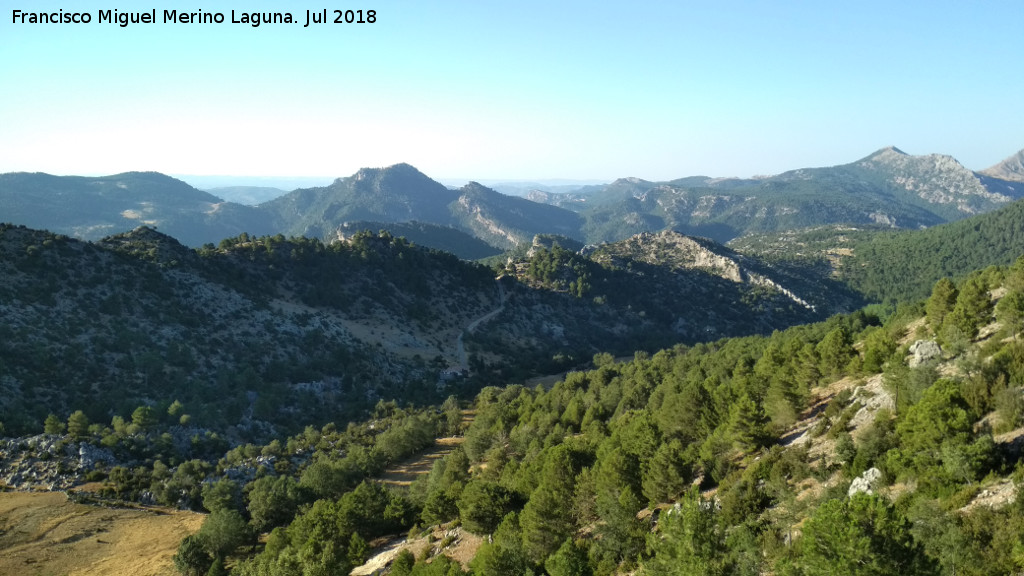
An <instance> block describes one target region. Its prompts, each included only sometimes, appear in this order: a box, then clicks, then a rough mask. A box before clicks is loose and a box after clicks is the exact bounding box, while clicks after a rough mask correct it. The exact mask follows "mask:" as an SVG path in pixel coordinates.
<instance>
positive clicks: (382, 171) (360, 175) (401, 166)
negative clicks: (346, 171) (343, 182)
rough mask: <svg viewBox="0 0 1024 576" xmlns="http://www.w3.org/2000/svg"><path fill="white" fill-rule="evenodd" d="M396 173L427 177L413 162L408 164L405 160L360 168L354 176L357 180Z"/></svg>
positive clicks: (394, 174)
mask: <svg viewBox="0 0 1024 576" xmlns="http://www.w3.org/2000/svg"><path fill="white" fill-rule="evenodd" d="M396 175H416V176H422V177H424V178H426V177H427V175H426V174H424V173H422V172H420V171H419V170H417V169H416V167H415V166H413V165H412V164H406V163H405V162H399V163H398V164H392V165H391V166H386V167H384V168H360V169H359V171H358V172H356V173H355V174H354V175H353V176H354V177H355V179H356V180H366V179H369V178H380V177H384V176H396Z"/></svg>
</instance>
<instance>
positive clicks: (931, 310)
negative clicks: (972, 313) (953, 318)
mask: <svg viewBox="0 0 1024 576" xmlns="http://www.w3.org/2000/svg"><path fill="white" fill-rule="evenodd" d="M957 295H958V292H957V289H956V286H954V285H953V282H952V281H951V280H950V279H949V278H943V279H941V280H939V281H938V282H936V283H935V286H933V287H932V295H931V297H930V298H928V302H927V303H926V304H925V307H924V309H925V314H926V315H927V317H928V325H929V326H930V327H931V329H932V332H935V333H938V332H939V331H940V330H941V329H942V324H943V323H944V322H945V320H946V315H947V314H949V313H950V312H952V311H953V306H954V305H956V299H957Z"/></svg>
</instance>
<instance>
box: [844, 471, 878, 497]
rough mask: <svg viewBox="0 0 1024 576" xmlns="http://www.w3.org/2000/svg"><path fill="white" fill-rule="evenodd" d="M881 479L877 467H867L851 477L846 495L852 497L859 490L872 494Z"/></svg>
mask: <svg viewBox="0 0 1024 576" xmlns="http://www.w3.org/2000/svg"><path fill="white" fill-rule="evenodd" d="M881 479H882V471H881V470H879V469H878V468H868V469H867V470H865V471H864V473H863V474H861V475H860V476H858V477H857V478H854V479H853V482H851V483H850V489H849V490H847V491H846V495H847V496H849V497H852V496H853V495H854V494H858V493H860V492H864V493H865V494H874V493H875V489H876V488H878V484H879V482H880V481H881Z"/></svg>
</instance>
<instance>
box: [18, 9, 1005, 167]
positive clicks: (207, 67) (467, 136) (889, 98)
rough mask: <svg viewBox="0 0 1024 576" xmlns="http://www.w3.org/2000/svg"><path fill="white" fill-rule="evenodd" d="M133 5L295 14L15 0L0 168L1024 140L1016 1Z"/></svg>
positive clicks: (747, 153)
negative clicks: (353, 11) (311, 15)
mask: <svg viewBox="0 0 1024 576" xmlns="http://www.w3.org/2000/svg"><path fill="white" fill-rule="evenodd" d="M19 4H20V6H18V5H19ZM122 4H123V3H122ZM128 4H129V5H130V6H131V7H132V8H133V9H135V10H145V11H149V10H150V9H153V8H155V9H156V10H157V15H158V19H160V18H161V16H162V14H161V13H162V11H163V10H164V9H178V10H198V9H199V8H202V9H203V10H204V11H206V12H215V11H220V12H223V13H225V15H226V16H227V18H228V20H230V17H231V16H230V11H231V10H232V9H234V10H235V11H236V12H237V13H241V12H243V11H245V12H251V11H291V12H292V13H293V14H294V15H295V17H296V18H297V19H298V20H299V21H300V23H297V24H293V25H263V26H260V27H259V28H252V27H251V26H247V25H241V24H230V23H227V22H226V23H224V24H219V25H202V24H191V25H186V24H177V25H175V24H163V23H157V24H140V25H129V26H128V27H127V28H120V27H118V26H117V25H112V24H99V23H98V22H97V11H98V10H101V9H108V8H113V7H114V4H111V3H109V2H105V1H103V0H88V1H84V2H82V1H78V0H69V1H66V2H54V1H50V0H37V1H33V2H17V3H16V2H12V1H11V0H0V5H2V11H0V16H2V18H0V83H2V90H0V172H9V171H22V170H26V171H44V172H50V173H55V174H110V173H115V172H120V171H127V170H157V171H160V172H165V173H171V174H232V175H250V176H331V177H333V176H345V175H349V174H351V173H353V172H354V171H356V170H357V169H358V168H359V167H362V166H386V165H390V164H394V163H397V162H408V163H410V164H413V165H414V166H416V167H418V168H420V169H421V170H422V171H424V172H425V173H427V174H428V175H430V176H433V177H435V178H454V177H466V178H476V179H502V178H507V179H541V178H579V179H613V178H617V177H623V176H637V177H642V178H647V179H669V178H676V177H682V176H688V175H694V174H705V175H711V176H750V175H754V174H768V173H777V172H780V171H784V170H787V169H793V168H801V167H810V166H827V165H834V164H842V163H847V162H851V161H854V160H856V159H858V158H861V157H863V156H866V155H867V154H869V153H871V152H872V151H874V150H875V149H877V148H880V147H883V146H887V145H895V146H899V147H900V148H901V149H903V150H904V151H906V152H908V153H911V154H927V153H932V152H938V153H944V154H950V155H953V156H954V157H956V158H957V159H959V160H960V161H961V162H962V163H964V164H965V165H966V166H968V167H969V168H973V169H981V168H985V167H987V166H989V165H991V164H994V163H996V162H998V161H999V160H1001V159H1003V158H1004V157H1006V156H1009V155H1010V154H1013V153H1015V152H1016V151H1017V150H1019V149H1021V148H1024V107H1022V104H1024V75H1022V74H1020V70H1019V68H1020V63H1021V61H1022V60H1024V32H1022V31H1021V26H1020V25H1021V22H1022V21H1024V4H1022V3H1021V2H1020V1H1019V0H1012V1H1005V2H963V1H959V2H934V1H933V2H902V3H894V2H874V1H863V2H855V3H853V2H844V3H838V2H835V3H826V2H817V1H815V2H735V1H718V2H713V3H712V2H701V3H696V2H671V1H663V2H643V1H640V2H631V3H629V4H627V3H624V2H623V3H614V2H604V3H602V2H594V1H588V2H576V1H566V2H551V1H545V2H540V1H533V0H526V1H522V0H519V1H515V2H512V1H508V2H471V1H469V0H464V1H458V2H455V1H445V0H441V1H436V2H427V1H409V2H392V1H378V0H367V1H366V2H364V3H363V4H362V7H363V8H364V9H367V10H368V9H374V10H376V13H377V22H376V23H375V24H364V25H335V24H326V25H316V26H311V27H309V28H303V27H302V23H304V22H305V18H306V15H305V11H306V9H311V10H319V9H322V8H328V9H330V8H331V7H332V6H331V5H330V3H325V2H296V1H287V2H286V1H284V0H278V1H274V2H268V1H263V0H246V1H245V2H242V1H240V0H239V1H237V2H205V3H189V2H187V1H186V2H182V1H181V0H173V1H171V0H151V1H149V2H138V1H136V2H130V3H128ZM337 6H338V7H346V6H343V5H342V4H338V5H337ZM16 7H17V8H19V9H23V10H24V9H29V10H39V11H43V10H57V9H59V8H63V9H64V11H65V12H70V11H75V10H82V11H87V12H89V13H91V15H92V17H93V22H92V23H91V24H88V25H74V24H65V25H42V24H40V25H29V24H17V25H15V24H12V22H11V19H12V10H13V9H14V8H16ZM348 7H357V8H358V7H359V6H356V5H355V4H351V3H350V4H348ZM122 8H124V7H122ZM332 16H333V15H332Z"/></svg>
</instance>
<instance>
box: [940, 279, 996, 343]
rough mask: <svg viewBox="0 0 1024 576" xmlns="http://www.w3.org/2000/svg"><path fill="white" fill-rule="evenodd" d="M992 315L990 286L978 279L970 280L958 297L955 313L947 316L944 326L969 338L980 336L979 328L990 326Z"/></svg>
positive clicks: (954, 308)
mask: <svg viewBox="0 0 1024 576" xmlns="http://www.w3.org/2000/svg"><path fill="white" fill-rule="evenodd" d="M991 315H992V299H991V298H990V297H989V294H988V286H986V285H985V283H984V282H983V281H982V280H981V279H980V278H978V277H974V278H971V279H969V280H968V281H967V282H965V283H964V285H963V286H962V287H961V289H960V294H959V295H957V298H956V305H955V306H954V307H953V311H952V312H950V313H949V315H948V316H946V318H945V320H944V322H943V325H944V326H950V325H951V326H953V327H955V328H956V329H958V330H959V331H960V332H961V333H963V334H964V335H965V336H966V337H967V338H974V337H975V336H977V335H978V328H980V327H981V326H984V325H985V324H988V322H989V320H990V319H991Z"/></svg>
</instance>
